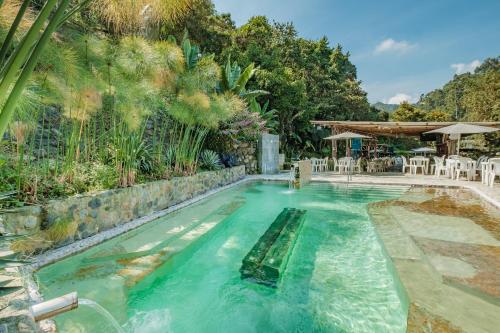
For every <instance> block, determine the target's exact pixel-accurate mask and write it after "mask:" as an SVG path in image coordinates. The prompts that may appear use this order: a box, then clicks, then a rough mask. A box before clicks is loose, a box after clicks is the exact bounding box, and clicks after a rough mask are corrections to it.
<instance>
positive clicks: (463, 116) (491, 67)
mask: <svg viewBox="0 0 500 333" xmlns="http://www.w3.org/2000/svg"><path fill="white" fill-rule="evenodd" d="M499 63H500V57H498V56H497V57H495V58H488V59H486V60H484V62H483V63H482V64H481V65H480V66H479V67H478V68H476V70H475V71H474V73H464V74H460V75H455V77H454V78H453V79H452V80H451V81H450V82H448V83H446V84H445V85H444V86H443V87H442V88H440V89H436V90H434V91H431V92H429V93H428V94H425V95H423V96H421V98H420V100H419V102H418V103H417V105H418V107H419V108H422V109H424V110H426V111H434V110H438V111H439V112H443V113H446V114H447V115H448V119H453V120H459V121H499V120H500V103H499V102H498V101H499V98H500V90H499V89H498V82H499V81H500V65H499Z"/></svg>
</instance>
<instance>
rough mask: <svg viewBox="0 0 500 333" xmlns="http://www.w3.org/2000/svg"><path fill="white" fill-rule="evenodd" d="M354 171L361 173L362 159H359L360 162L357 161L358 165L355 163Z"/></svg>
mask: <svg viewBox="0 0 500 333" xmlns="http://www.w3.org/2000/svg"><path fill="white" fill-rule="evenodd" d="M352 171H353V172H358V173H361V159H360V158H358V160H357V161H356V163H354V164H353V165H352Z"/></svg>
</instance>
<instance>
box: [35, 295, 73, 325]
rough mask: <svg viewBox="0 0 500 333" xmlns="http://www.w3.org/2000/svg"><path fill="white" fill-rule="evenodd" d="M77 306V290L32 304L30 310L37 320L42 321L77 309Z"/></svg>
mask: <svg viewBox="0 0 500 333" xmlns="http://www.w3.org/2000/svg"><path fill="white" fill-rule="evenodd" d="M77 307H78V295H77V293H76V292H73V293H70V294H67V295H64V296H61V297H57V298H54V299H51V300H49V301H46V302H42V303H38V304H35V305H33V306H31V308H30V310H31V313H32V314H33V317H34V318H35V321H40V320H44V319H47V318H51V317H54V316H56V315H58V314H61V313H64V312H67V311H70V310H73V309H76V308H77Z"/></svg>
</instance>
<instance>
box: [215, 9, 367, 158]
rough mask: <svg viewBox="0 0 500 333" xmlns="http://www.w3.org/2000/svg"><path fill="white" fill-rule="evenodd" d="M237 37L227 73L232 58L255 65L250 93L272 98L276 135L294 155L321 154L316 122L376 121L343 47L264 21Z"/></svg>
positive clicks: (253, 22)
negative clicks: (308, 149)
mask: <svg viewBox="0 0 500 333" xmlns="http://www.w3.org/2000/svg"><path fill="white" fill-rule="evenodd" d="M232 37H233V38H232V44H231V46H230V47H229V48H227V49H225V50H224V51H223V54H224V55H225V59H226V66H225V72H229V70H228V69H229V68H232V67H234V65H231V66H230V67H228V66H227V65H228V64H229V61H228V59H229V56H231V59H232V60H233V59H234V61H235V62H237V63H238V64H241V65H243V66H250V65H251V64H255V66H256V68H258V69H257V70H255V73H254V76H253V78H252V79H251V80H249V81H248V83H247V90H248V91H251V90H265V91H269V92H270V94H269V97H268V98H267V97H266V99H268V100H269V107H270V108H271V109H274V110H277V111H276V112H275V114H276V120H277V121H278V123H277V128H276V130H275V132H276V133H278V134H279V135H280V139H281V140H280V141H281V144H282V150H284V151H286V152H287V153H288V154H289V155H290V154H294V151H297V150H301V149H303V147H304V146H305V145H306V143H307V145H308V146H309V147H315V148H316V149H317V147H318V146H319V145H320V144H321V138H316V137H315V136H314V134H313V133H314V130H313V127H312V125H311V124H310V121H311V120H314V119H326V120H334V119H336V120H363V119H365V118H366V117H367V116H368V115H370V116H371V113H370V108H369V105H368V101H367V99H366V93H365V92H364V91H363V90H362V89H361V88H360V82H359V81H358V80H357V78H356V68H355V67H354V65H353V64H352V63H351V62H350V61H349V53H345V52H344V51H343V50H342V48H341V47H340V46H337V47H335V48H332V47H330V46H329V43H328V40H327V39H326V38H322V39H320V40H318V41H311V40H306V39H303V38H300V37H298V35H297V32H296V31H295V28H294V27H293V25H292V24H280V23H275V24H270V23H269V21H268V20H267V18H265V17H262V16H259V17H254V18H251V19H250V20H249V21H248V23H246V24H244V25H243V26H241V27H240V28H238V29H235V30H234V32H233V33H232ZM250 68H252V67H250ZM223 76H224V75H223ZM250 97H251V96H250ZM249 100H251V98H249Z"/></svg>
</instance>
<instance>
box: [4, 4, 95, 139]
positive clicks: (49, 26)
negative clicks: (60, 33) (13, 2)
mask: <svg viewBox="0 0 500 333" xmlns="http://www.w3.org/2000/svg"><path fill="white" fill-rule="evenodd" d="M29 3H30V0H24V1H23V4H22V5H21V6H20V8H19V12H18V14H17V16H16V18H15V19H14V22H13V23H12V25H11V28H10V30H9V33H8V34H7V36H6V38H5V40H4V42H3V45H2V49H1V50H0V59H1V61H0V68H1V69H0V107H1V109H0V138H3V135H4V133H5V131H6V129H7V126H8V124H9V122H10V120H11V118H12V115H13V113H14V110H15V108H16V106H17V102H18V100H19V98H20V97H21V95H22V93H23V90H24V88H25V87H26V85H27V83H28V80H29V78H30V76H31V74H32V72H33V70H34V69H35V67H36V65H37V63H38V60H39V58H40V56H41V54H42V52H43V51H44V49H45V47H46V45H47V44H48V43H49V40H50V38H51V35H52V33H53V32H54V31H55V30H56V29H57V28H58V27H59V26H60V25H61V24H62V23H63V22H64V21H65V20H68V19H69V18H70V17H71V15H67V13H66V9H67V8H68V6H69V3H70V0H61V1H58V0H47V2H46V3H45V5H44V6H43V8H42V9H41V10H40V13H39V14H38V16H37V18H36V19H35V20H34V21H33V23H32V25H31V27H30V28H29V30H28V31H27V32H26V33H25V35H24V37H23V38H22V40H21V42H20V43H19V44H18V45H17V47H16V48H15V49H14V50H13V51H11V54H10V56H9V57H8V58H6V56H7V53H8V52H9V51H10V49H11V45H12V42H13V38H14V36H15V34H16V33H17V30H18V29H19V26H20V23H21V21H22V20H23V17H24V15H25V14H26V11H27V8H28V5H29ZM86 3H88V1H83V2H82V4H79V5H77V6H76V7H77V9H81V6H82V5H84V4H86ZM74 12H76V11H72V10H71V11H70V13H74Z"/></svg>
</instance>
